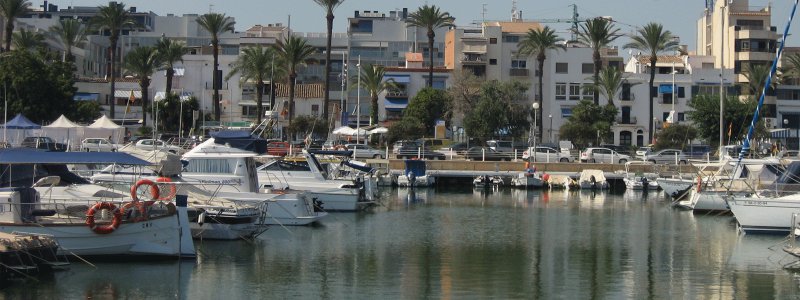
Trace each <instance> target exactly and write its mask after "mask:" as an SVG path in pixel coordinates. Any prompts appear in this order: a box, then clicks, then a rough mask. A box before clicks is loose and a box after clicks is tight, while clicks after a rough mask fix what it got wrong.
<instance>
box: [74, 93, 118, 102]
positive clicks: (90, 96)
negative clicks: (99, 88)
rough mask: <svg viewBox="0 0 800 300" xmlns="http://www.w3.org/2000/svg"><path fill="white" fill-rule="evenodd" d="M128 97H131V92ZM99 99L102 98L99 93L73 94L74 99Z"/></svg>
mask: <svg viewBox="0 0 800 300" xmlns="http://www.w3.org/2000/svg"><path fill="white" fill-rule="evenodd" d="M128 97H130V92H129V93H128ZM97 99H100V94H98V93H75V96H72V100H73V101H97Z"/></svg>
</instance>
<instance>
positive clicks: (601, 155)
mask: <svg viewBox="0 0 800 300" xmlns="http://www.w3.org/2000/svg"><path fill="white" fill-rule="evenodd" d="M580 159H581V162H588V163H605V164H613V163H621V164H624V163H626V162H628V161H629V160H631V157H630V156H627V155H625V154H619V153H617V152H616V151H614V150H611V149H608V148H586V150H583V152H581V158H580Z"/></svg>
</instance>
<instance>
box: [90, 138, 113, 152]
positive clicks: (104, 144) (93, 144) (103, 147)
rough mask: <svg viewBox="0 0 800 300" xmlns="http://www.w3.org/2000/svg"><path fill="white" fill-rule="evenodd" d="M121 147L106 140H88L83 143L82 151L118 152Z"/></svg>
mask: <svg viewBox="0 0 800 300" xmlns="http://www.w3.org/2000/svg"><path fill="white" fill-rule="evenodd" d="M117 149H119V145H117V144H113V143H111V141H109V140H108V139H104V138H86V139H83V141H81V151H86V152H111V151H117Z"/></svg>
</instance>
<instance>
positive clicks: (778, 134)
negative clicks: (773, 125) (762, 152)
mask: <svg viewBox="0 0 800 300" xmlns="http://www.w3.org/2000/svg"><path fill="white" fill-rule="evenodd" d="M769 133H770V135H771V136H772V138H773V139H786V138H789V128H777V129H770V130H769Z"/></svg>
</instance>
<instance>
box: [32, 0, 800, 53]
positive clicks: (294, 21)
mask: <svg viewBox="0 0 800 300" xmlns="http://www.w3.org/2000/svg"><path fill="white" fill-rule="evenodd" d="M118 1H119V0H118ZM705 1H706V0H568V1H559V0H555V1H542V0H520V1H517V9H518V10H522V17H523V18H524V19H526V20H528V19H533V20H536V19H569V18H571V17H572V7H571V6H569V5H570V4H572V3H574V4H576V5H577V6H578V14H579V15H580V16H579V19H588V18H592V17H597V16H610V17H612V18H613V19H614V20H615V21H616V22H617V25H618V27H619V29H620V33H623V34H628V33H632V32H633V31H634V30H635V29H636V28H637V27H638V26H643V25H645V24H647V23H649V22H657V23H661V24H663V25H664V27H665V28H666V29H668V30H670V31H672V33H673V34H674V35H677V36H679V37H680V38H681V44H685V45H688V46H689V50H690V51H692V50H694V49H695V44H696V39H697V38H696V35H697V33H696V28H695V27H696V24H697V19H698V18H699V17H700V15H701V14H702V12H703V8H704V7H705ZM722 1H724V0H722ZM121 2H123V3H125V4H126V5H127V6H135V7H137V9H138V11H148V10H149V11H152V12H155V13H156V14H158V15H166V14H168V13H172V14H176V15H182V14H203V13H207V12H209V11H214V12H219V13H225V14H227V15H228V16H232V17H234V18H236V29H237V30H239V31H244V30H246V29H247V28H249V27H250V26H252V25H256V24H262V25H266V24H272V23H283V24H285V25H286V24H290V25H291V27H292V29H293V30H294V31H300V32H325V30H326V22H325V11H324V10H323V9H322V7H320V6H318V5H317V4H316V3H314V1H312V0H294V1H280V0H227V1H221V0H166V1H152V0H127V1H121ZM398 2H401V3H402V4H397V3H394V1H376V0H345V1H344V3H343V4H342V5H341V6H339V7H338V8H337V9H336V11H335V14H336V18H335V21H334V22H335V23H334V27H333V31H334V32H346V31H347V27H346V21H347V18H348V17H352V16H353V12H354V11H356V10H359V11H363V10H370V11H376V10H377V11H379V12H381V13H387V15H388V11H390V10H395V9H402V8H404V7H405V8H408V9H409V11H413V10H415V9H416V8H417V7H420V6H422V5H424V4H426V3H427V4H434V5H436V6H439V7H441V9H442V10H443V11H447V12H449V13H450V14H451V15H452V16H454V17H455V18H456V25H458V26H469V25H470V24H471V23H474V22H480V21H481V20H483V19H484V18H483V16H482V11H483V7H484V5H483V4H484V3H486V4H487V5H486V6H485V7H486V14H485V19H486V20H509V19H510V16H511V6H512V0H435V1H434V0H431V1H424V0H406V1H398ZM771 2H772V7H773V19H772V25H773V26H777V27H778V31H780V32H782V31H783V27H784V26H785V24H786V20H787V19H788V17H789V13H790V10H791V7H792V3H793V1H790V0H773V1H771ZM32 3H33V5H34V6H39V5H41V4H42V2H41V0H40V1H38V2H37V1H36V0H32ZM50 3H53V4H56V5H58V6H59V9H60V8H66V7H68V6H98V5H106V4H108V1H97V0H51V1H50ZM769 3H770V1H767V0H750V4H749V5H750V6H755V7H764V6H767V5H768V4H769ZM290 16H291V18H290ZM289 19H291V22H289ZM797 23H798V22H797V18H796V19H795V22H794V24H793V26H792V28H793V29H792V30H791V31H790V36H789V38H788V41H787V45H790V46H797V45H800V40H798V41H792V35H793V36H800V24H797ZM545 25H549V26H551V27H553V28H556V29H558V30H559V31H558V33H559V35H561V36H563V37H564V38H567V37H568V35H569V34H568V33H567V32H566V29H567V28H568V27H569V24H563V23H552V24H550V23H548V24H545ZM627 42H628V40H627V39H625V38H620V39H618V40H617V42H616V43H615V44H617V45H619V46H621V45H622V44H624V43H627Z"/></svg>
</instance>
